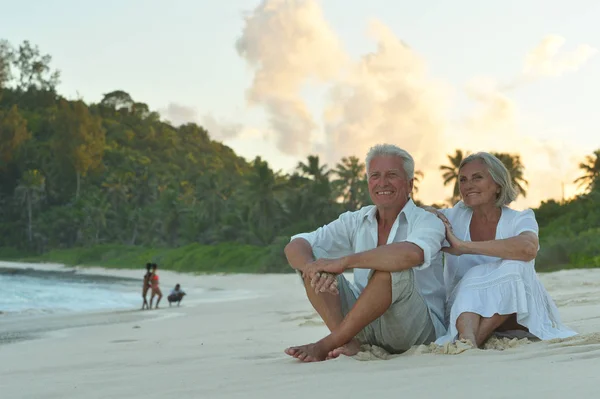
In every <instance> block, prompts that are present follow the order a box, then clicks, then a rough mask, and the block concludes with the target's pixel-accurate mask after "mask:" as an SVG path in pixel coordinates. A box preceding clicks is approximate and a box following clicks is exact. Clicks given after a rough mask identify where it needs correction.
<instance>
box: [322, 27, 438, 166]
mask: <svg viewBox="0 0 600 399" xmlns="http://www.w3.org/2000/svg"><path fill="white" fill-rule="evenodd" d="M369 34H370V36H371V37H372V38H373V39H374V40H375V42H376V44H377V48H376V50H375V51H374V52H372V53H370V54H367V55H364V56H363V57H361V58H360V59H359V60H358V61H357V62H355V63H354V64H353V65H352V68H351V69H350V73H349V74H348V76H347V77H345V78H343V79H340V80H338V81H337V82H336V83H335V84H334V85H333V87H332V89H331V92H330V97H329V102H328V104H327V107H326V109H325V113H324V120H325V133H326V143H327V145H326V148H327V151H328V154H327V158H328V159H329V161H331V162H337V161H339V159H340V158H341V157H342V156H348V155H353V154H357V155H359V156H364V155H365V154H366V152H367V151H368V149H369V148H370V147H371V146H373V145H374V144H377V143H383V142H388V143H395V144H397V145H399V146H401V147H403V148H405V149H406V150H408V151H409V152H410V153H411V154H412V155H413V157H414V158H415V161H416V164H417V168H418V169H426V168H428V167H432V166H434V163H436V162H437V161H438V160H439V159H440V157H441V156H442V154H443V152H442V151H443V146H441V145H431V144H432V143H441V142H442V141H443V130H444V127H445V117H444V112H445V103H444V89H443V86H442V85H441V84H440V83H439V82H434V81H433V80H432V79H431V78H430V77H429V76H428V74H427V68H426V65H425V62H424V61H423V60H422V59H421V57H419V55H418V54H416V53H415V52H414V51H413V50H412V49H411V48H409V47H408V46H407V45H406V44H404V43H402V42H401V41H400V40H399V39H398V38H396V37H395V36H394V34H393V33H392V31H391V30H390V29H389V28H388V27H387V26H385V25H384V24H383V23H381V22H379V21H376V20H372V21H371V22H370V24H369ZM435 166H436V167H437V165H435Z"/></svg>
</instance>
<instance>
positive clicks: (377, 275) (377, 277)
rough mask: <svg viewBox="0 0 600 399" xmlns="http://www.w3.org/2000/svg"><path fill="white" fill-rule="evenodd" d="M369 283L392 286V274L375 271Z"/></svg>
mask: <svg viewBox="0 0 600 399" xmlns="http://www.w3.org/2000/svg"><path fill="white" fill-rule="evenodd" d="M369 283H376V284H378V283H379V284H384V283H387V284H391V283H392V273H390V272H383V271H379V270H374V271H373V274H371V277H370V278H369Z"/></svg>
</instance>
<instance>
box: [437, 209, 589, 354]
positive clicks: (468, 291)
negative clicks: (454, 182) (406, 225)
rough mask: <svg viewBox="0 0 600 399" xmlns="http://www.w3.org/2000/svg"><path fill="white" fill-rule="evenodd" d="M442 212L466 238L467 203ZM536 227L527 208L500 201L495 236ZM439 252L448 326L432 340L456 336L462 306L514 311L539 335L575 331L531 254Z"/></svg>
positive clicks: (481, 312) (563, 335)
mask: <svg viewBox="0 0 600 399" xmlns="http://www.w3.org/2000/svg"><path fill="white" fill-rule="evenodd" d="M442 212H443V214H444V215H445V216H446V218H448V220H449V222H450V224H451V225H452V229H453V231H454V234H455V235H456V237H457V238H459V239H461V240H464V241H471V234H470V231H469V226H470V224H471V217H472V215H473V212H472V211H471V209H470V208H469V207H467V206H466V205H465V204H464V203H463V202H462V201H461V202H459V203H458V204H456V205H455V206H454V207H453V208H450V209H444V210H443V211H442ZM538 230H539V229H538V224H537V222H536V220H535V215H534V213H533V211H532V210H531V209H527V210H525V211H522V212H519V211H516V210H513V209H510V208H508V207H506V206H504V207H502V214H501V216H500V220H499V221H498V226H497V227H496V238H495V239H496V240H501V239H505V238H510V237H515V236H517V235H519V234H521V233H523V232H525V231H531V232H534V233H535V234H538ZM444 256H445V265H444V283H445V285H446V297H447V307H446V322H447V323H448V332H447V334H446V335H445V336H442V337H440V338H438V340H437V341H436V343H437V344H439V345H442V344H444V343H446V342H452V341H453V340H454V339H456V337H457V335H458V331H457V329H456V319H457V318H458V316H459V315H460V314H461V313H463V312H472V313H477V314H479V315H481V316H482V317H491V316H493V315H494V314H496V313H497V314H512V313H516V316H517V322H518V323H519V324H520V325H522V326H525V327H527V328H528V329H529V333H530V334H532V335H534V336H535V337H537V338H539V339H542V340H545V339H552V338H566V337H571V336H573V335H576V334H577V333H576V332H574V331H572V330H570V329H569V328H567V327H565V326H564V325H563V324H562V323H561V321H560V316H559V313H558V309H557V308H556V305H555V304H554V301H552V298H550V296H549V295H548V292H547V291H546V289H545V288H544V286H543V285H542V283H541V281H540V280H539V278H538V277H537V274H536V272H535V260H532V261H530V262H522V261H515V260H503V259H501V258H496V257H492V256H484V255H461V256H455V255H450V254H444Z"/></svg>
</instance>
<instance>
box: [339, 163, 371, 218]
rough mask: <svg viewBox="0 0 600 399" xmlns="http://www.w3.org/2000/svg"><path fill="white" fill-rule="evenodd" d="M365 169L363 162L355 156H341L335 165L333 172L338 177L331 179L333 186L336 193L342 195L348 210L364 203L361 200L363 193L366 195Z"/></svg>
mask: <svg viewBox="0 0 600 399" xmlns="http://www.w3.org/2000/svg"><path fill="white" fill-rule="evenodd" d="M365 169H366V167H365V164H364V163H362V162H361V161H360V159H358V158H357V157H355V156H350V157H344V158H342V161H341V162H340V163H338V164H337V165H336V167H335V170H334V173H335V174H336V175H337V176H338V179H336V180H334V181H333V187H334V189H335V191H336V193H339V195H340V196H341V197H342V200H343V201H344V204H345V206H346V209H348V210H356V209H358V208H360V207H361V206H362V205H364V203H363V202H362V201H361V200H362V199H363V198H364V196H365V194H366V195H367V196H368V188H367V185H366V184H365V182H366V175H365ZM365 189H366V193H365Z"/></svg>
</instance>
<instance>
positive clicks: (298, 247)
mask: <svg viewBox="0 0 600 399" xmlns="http://www.w3.org/2000/svg"><path fill="white" fill-rule="evenodd" d="M283 252H284V253H285V257H286V258H287V261H288V263H289V264H290V266H291V267H292V268H294V269H296V270H298V271H299V272H304V269H305V266H306V265H307V264H308V263H310V262H312V261H313V260H314V257H313V251H312V247H311V246H310V244H309V243H308V241H306V240H305V239H304V238H294V239H293V240H292V241H290V242H289V243H288V244H287V245H286V246H285V249H284V250H283Z"/></svg>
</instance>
